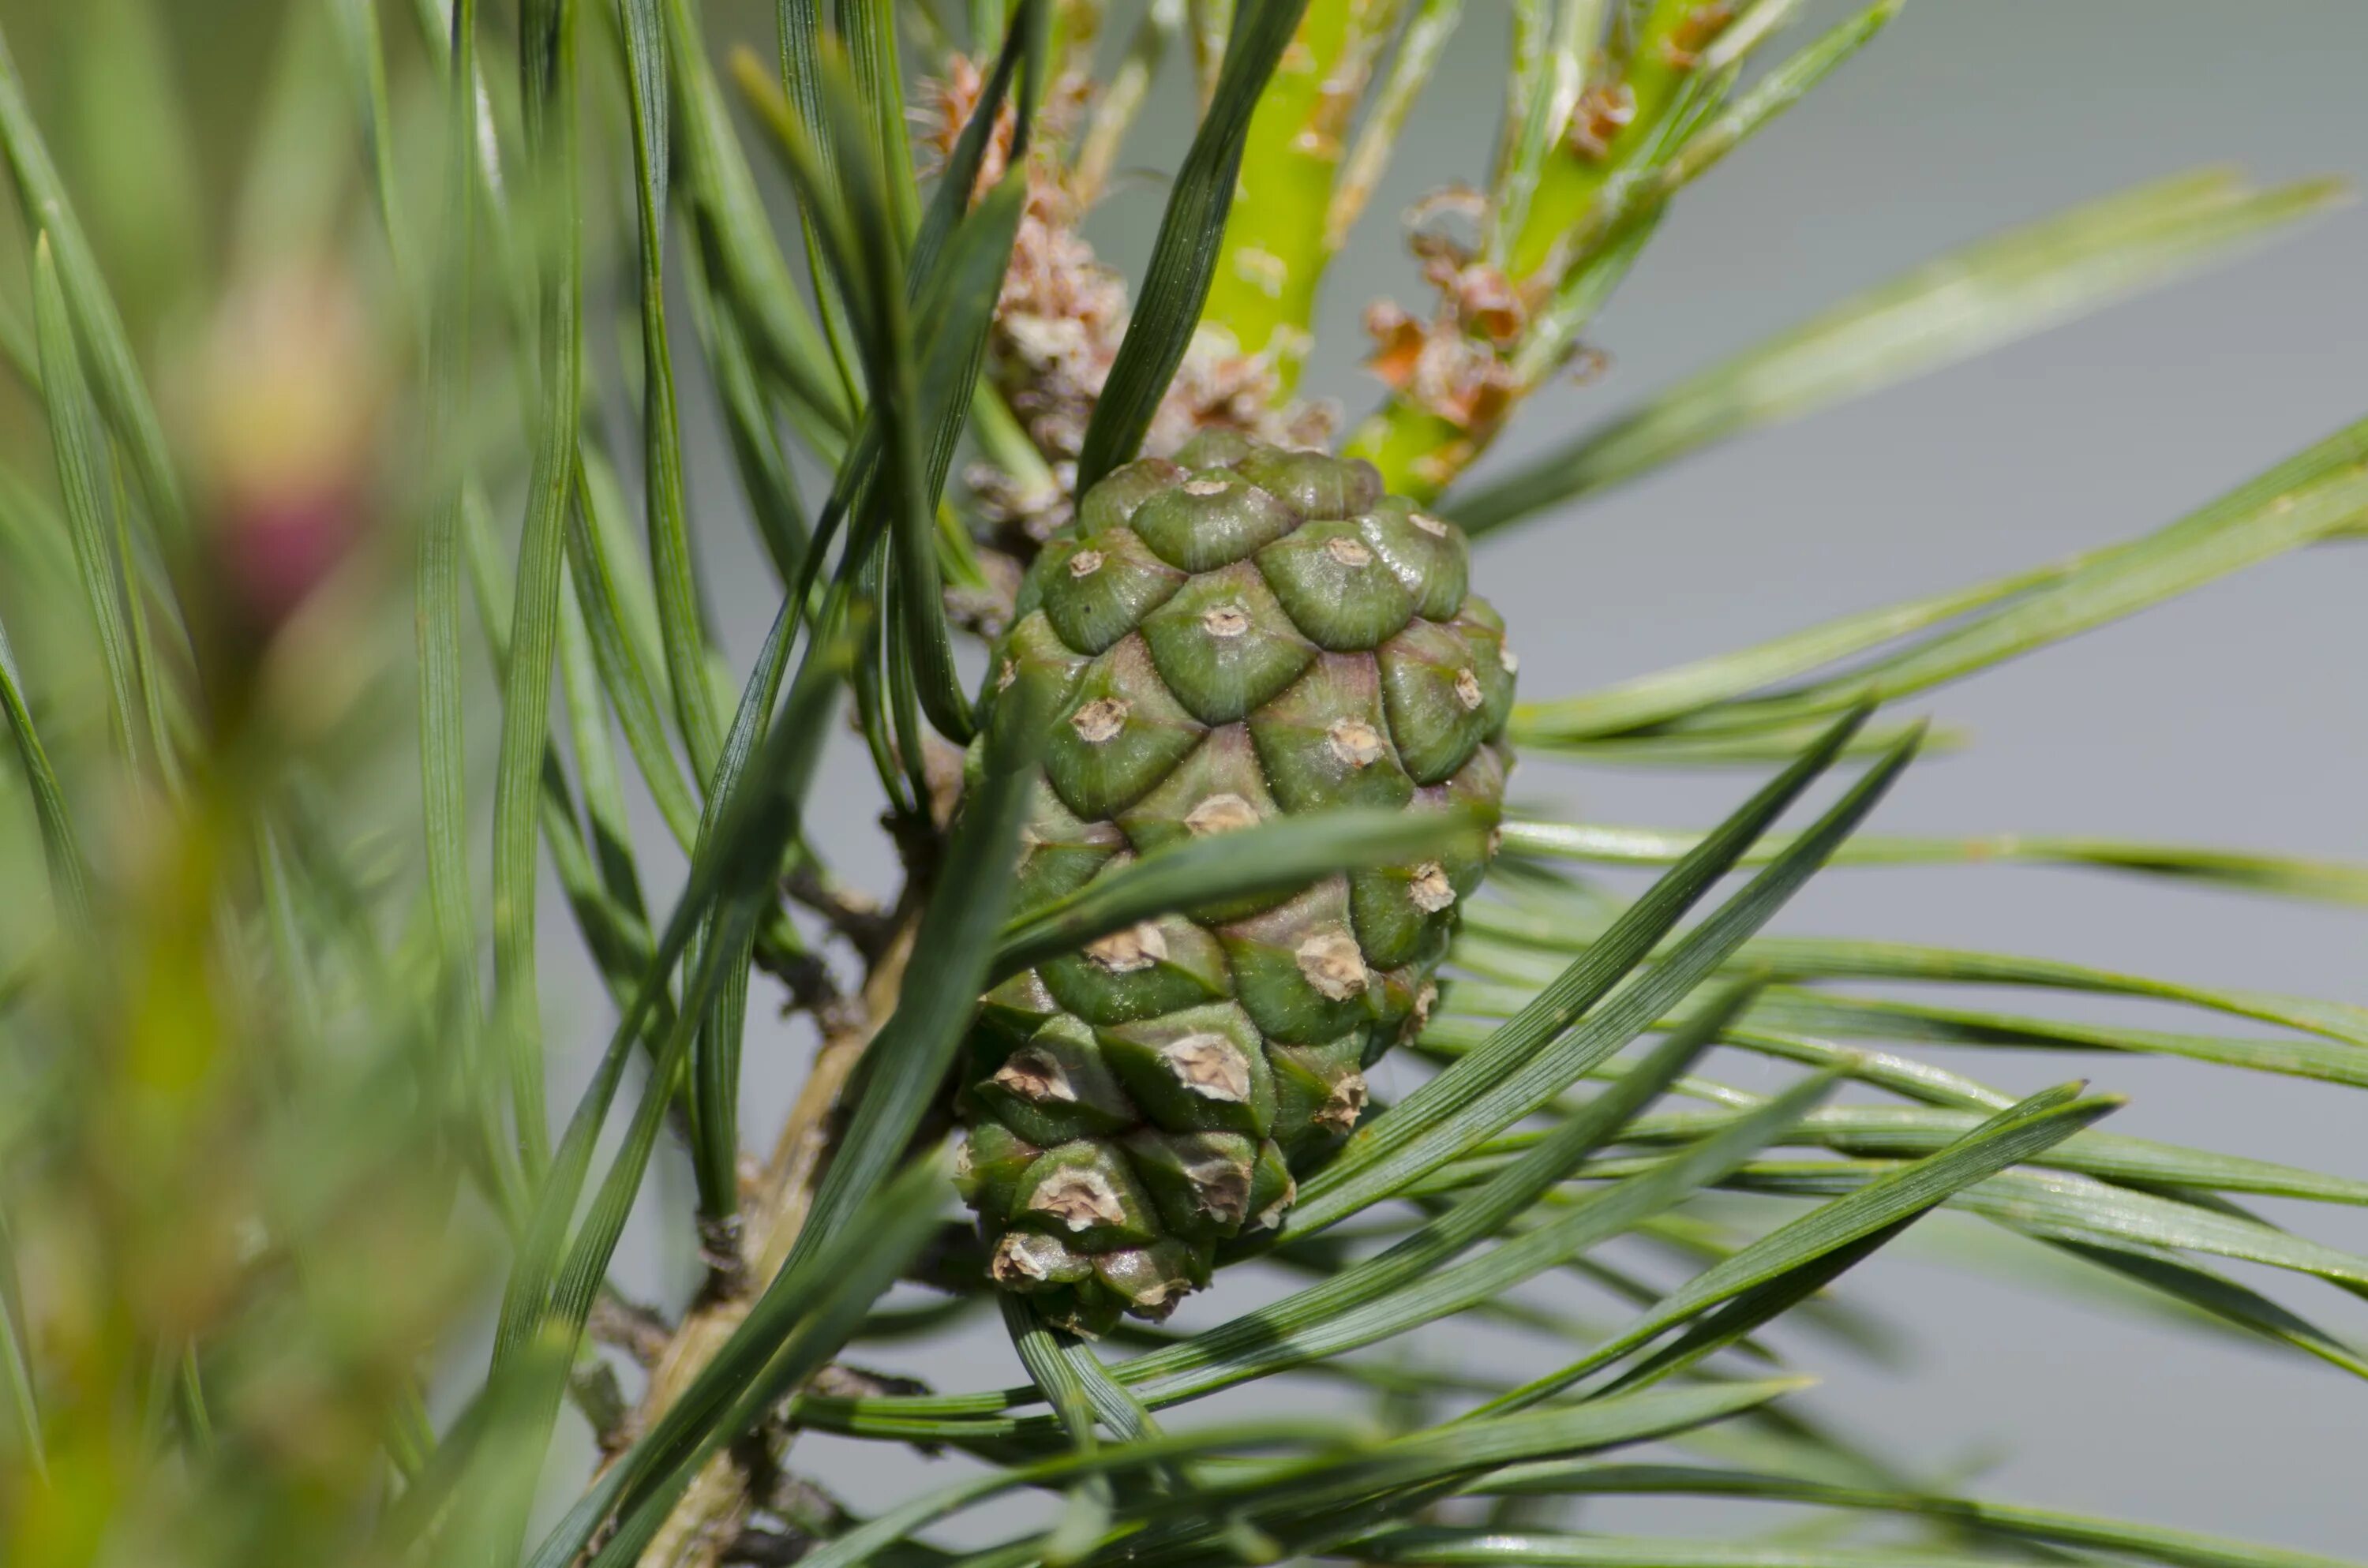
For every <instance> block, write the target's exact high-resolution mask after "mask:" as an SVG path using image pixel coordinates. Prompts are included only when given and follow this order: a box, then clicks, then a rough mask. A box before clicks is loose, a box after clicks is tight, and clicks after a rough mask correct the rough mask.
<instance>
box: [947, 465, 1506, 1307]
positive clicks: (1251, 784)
mask: <svg viewBox="0 0 2368 1568" xmlns="http://www.w3.org/2000/svg"><path fill="white" fill-rule="evenodd" d="M1466 574H1467V573H1466V549H1465V542H1464V540H1463V536H1462V534H1461V532H1460V531H1459V530H1458V529H1456V528H1454V527H1453V526H1452V524H1449V523H1447V522H1444V521H1442V520H1440V519H1439V518H1437V517H1431V516H1429V515H1428V514H1426V513H1423V512H1421V511H1419V510H1417V508H1416V507H1415V506H1412V505H1411V504H1410V503H1408V502H1406V501H1405V500H1403V499H1401V498H1398V497H1395V496H1389V495H1384V494H1383V493H1382V486H1381V481H1380V479H1379V476H1378V475H1377V474H1376V473H1375V472H1373V470H1372V468H1371V466H1370V465H1367V464H1365V463H1363V462H1361V461H1343V460H1338V459H1334V458H1331V457H1328V456H1326V455H1324V454H1323V453H1320V452H1311V451H1294V450H1286V449H1279V448H1275V447H1270V446H1267V445H1264V444H1262V443H1260V442H1258V441H1256V440H1253V439H1251V438H1249V437H1245V436H1241V435H1238V434H1235V433H1232V432H1226V431H1208V432H1204V433H1203V434H1201V436H1199V437H1195V438H1194V439H1193V440H1192V441H1190V443H1188V444H1187V445H1186V446H1185V447H1184V448H1183V449H1182V450H1181V451H1179V453H1178V457H1177V459H1176V460H1173V461H1170V460H1165V459H1158V458H1150V459H1144V460H1141V461H1138V462H1134V463H1131V464H1128V465H1127V466H1126V467H1124V468H1121V469H1119V470H1117V471H1115V472H1112V473H1111V474H1110V475H1109V476H1108V477H1107V478H1106V479H1104V480H1103V481H1102V483H1099V484H1098V485H1096V486H1095V487H1094V488H1093V489H1092V490H1091V491H1090V492H1088V493H1087V494H1086V496H1085V497H1084V499H1083V501H1082V502H1081V503H1080V505H1079V506H1078V508H1077V517H1076V522H1075V523H1074V525H1073V526H1072V527H1070V528H1066V529H1064V530H1063V531H1062V532H1061V533H1060V534H1058V535H1056V536H1055V537H1054V538H1053V540H1051V541H1050V542H1049V544H1048V545H1047V547H1046V548H1045V550H1044V551H1043V552H1042V554H1041V555H1040V556H1039V557H1038V558H1037V560H1036V562H1034V564H1033V565H1032V566H1031V567H1030V571H1029V574H1028V575H1027V577H1026V579H1025V581H1024V584H1023V585H1022V587H1021V590H1020V594H1019V601H1018V605H1017V613H1016V615H1015V618H1014V620H1013V623H1012V625H1011V627H1010V629H1009V630H1008V631H1007V632H1006V633H1005V634H1004V635H1003V637H1002V638H1001V639H1000V640H999V641H998V642H997V643H996V646H995V648H994V650H993V653H992V657H991V661H990V674H989V677H988V681H987V690H986V692H985V696H984V698H983V704H982V706H983V711H984V715H985V721H986V729H987V731H988V739H987V740H986V741H985V742H984V743H983V744H995V740H994V735H995V733H996V726H997V725H1009V724H1017V723H1022V722H1049V726H1050V727H1049V729H1048V730H1047V732H1046V733H1044V734H1043V735H1042V736H1040V737H1032V738H1034V739H1037V740H1038V741H1039V742H1040V743H1041V745H1042V754H1043V756H1044V769H1045V778H1044V780H1043V782H1042V785H1041V786H1040V790H1039V798H1038V801H1037V804H1036V808H1035V811H1034V812H1033V815H1032V818H1031V820H1030V823H1029V824H1028V825H1027V828H1026V830H1025V833H1024V835H1023V848H1022V856H1021V860H1020V863H1019V869H1018V888H1017V894H1016V897H1017V903H1018V907H1019V909H1020V910H1022V911H1026V910H1029V909H1033V908H1038V907H1041V906H1042V905H1043V904H1045V903H1048V902H1050V901H1052V900H1054V899H1058V898H1061V897H1063V896H1064V895H1066V894H1069V893H1071V892H1076V890H1078V889H1080V888H1083V887H1085V886H1086V885H1087V883H1089V882H1091V881H1093V880H1094V879H1095V878H1096V877H1099V876H1103V875H1106V874H1108V873H1110V871H1112V870H1114V869H1118V868H1121V867H1123V866H1125V865H1127V864H1128V863H1129V862H1130V861H1131V860H1132V859H1133V858H1135V857H1137V856H1140V855H1143V854H1145V853H1147V852H1150V851H1152V850H1156V849H1157V848H1160V847H1161V846H1166V845H1170V844H1174V843H1177V842H1179V841H1182V840H1185V839H1189V838H1192V837H1201V836H1206V835H1212V834H1222V833H1230V832H1235V831H1238V830H1241V829H1243V828H1247V827H1251V826H1254V825H1256V824H1258V823H1261V822H1264V821H1266V820H1268V819H1269V818H1273V817H1276V816H1280V815H1300V814H1312V813H1320V812H1330V811H1338V810H1341V809H1344V808H1349V807H1383V808H1390V809H1397V810H1405V811H1436V810H1441V809H1445V808H1448V807H1450V806H1453V805H1456V804H1460V803H1470V804H1474V805H1477V806H1479V807H1481V808H1483V809H1484V810H1485V811H1486V812H1494V811H1495V809H1496V808H1497V804H1498V802H1499V801H1500V800H1501V799H1502V796H1503V791H1504V782H1505V770H1506V767H1507V763H1508V755H1507V753H1506V751H1505V749H1504V746H1503V744H1502V733H1503V730H1504V724H1505V719H1506V716H1507V713H1508V710H1510V707H1511V704H1512V694H1513V673H1514V665H1515V661H1514V659H1513V657H1512V655H1511V653H1509V652H1508V650H1507V648H1506V647H1505V637H1504V627H1503V624H1502V623H1501V622H1500V621H1499V620H1498V619H1497V616H1496V613H1495V612H1494V611H1493V610H1491V609H1490V608H1488V606H1487V604H1486V602H1485V601H1483V600H1482V599H1480V598H1478V597H1474V596H1473V595H1471V594H1470V593H1468V592H1467V590H1466ZM1023 685H1024V686H1025V687H1027V688H1028V689H1027V690H1026V691H1024V692H1020V693H1019V696H1020V697H1025V698H1026V699H1029V700H1024V701H1023V700H1019V699H1016V698H1015V697H1014V695H1013V694H1014V693H1015V691H1016V689H1017V688H1019V687H1022V686H1023ZM1027 713H1034V714H1038V715H1049V716H1050V718H1049V720H1045V719H1041V718H1040V719H1038V720H1035V721H1030V720H1027V719H1024V718H1020V717H1018V716H1019V715H1022V714H1027ZM1487 856H1488V849H1487V847H1486V846H1474V847H1473V848H1472V849H1471V850H1470V851H1469V852H1467V853H1465V854H1463V855H1461V856H1454V857H1448V858H1440V859H1433V860H1425V861H1422V862H1420V863H1417V864H1411V865H1404V866H1390V867H1383V868H1377V869H1368V870H1362V871H1358V872H1354V873H1350V874H1348V875H1337V876H1331V877H1326V878H1325V879H1323V880H1321V881H1317V882H1315V884H1314V885H1312V886H1308V887H1304V888H1300V889H1297V890H1285V891H1283V892H1275V893H1269V894H1266V895H1263V896H1257V897H1235V898H1231V899H1228V900H1225V901H1224V902H1221V903H1215V904H1212V905H1209V906H1206V907H1201V908H1196V909H1193V910H1190V911H1188V912H1185V913H1182V914H1178V915H1168V916H1165V917H1162V918H1160V919H1157V920H1154V921H1149V922H1145V923H1144V924H1142V925H1139V926H1134V927H1133V928H1131V929H1128V930H1123V931H1120V932H1116V933H1113V934H1112V935H1110V936H1107V937H1102V938H1100V939H1099V940H1098V941H1094V942H1092V943H1089V944H1087V945H1086V946H1085V947H1084V948H1082V949H1080V950H1078V951H1076V952H1074V953H1069V954H1064V955H1063V956H1062V957H1060V958H1057V959H1053V960H1048V961H1046V962H1044V963H1042V964H1040V965H1038V966H1037V967H1036V968H1035V969H1033V970H1031V971H1028V972H1026V973H1023V974H1020V975H1018V976H1016V977H1014V978H1013V979H1011V980H1009V981H1008V982H1006V983H1003V984H1002V985H1000V986H999V987H997V988H996V990H995V991H994V992H993V993H992V994H989V995H988V996H987V997H986V998H985V1003H984V1005H983V1006H982V1009H981V1016H980V1022H979V1025H978V1028H977V1029H976V1030H975V1032H974V1036H973V1041H972V1045H971V1051H970V1055H969V1059H968V1062H967V1066H966V1069H965V1071H964V1074H963V1077H962V1087H961V1092H960V1106H961V1111H962V1119H963V1121H964V1124H965V1126H966V1128H967V1131H968V1136H967V1141H966V1144H965V1149H964V1154H963V1165H962V1185H963V1190H964V1195H965V1197H966V1198H967V1199H969V1201H970V1203H971V1205H972V1207H973V1209H974V1210H976V1211H977V1213H978V1217H979V1222H980V1225H981V1227H982V1230H983V1232H984V1233H985V1237H986V1239H987V1241H988V1243H989V1246H990V1252H989V1269H990V1272H991V1273H992V1275H993V1277H994V1278H995V1281H996V1283H997V1284H998V1285H1000V1286H1002V1287H1004V1288H1005V1289H1008V1290H1019V1291H1023V1292H1027V1293H1030V1294H1032V1295H1034V1296H1036V1297H1037V1298H1038V1299H1039V1300H1040V1301H1042V1303H1043V1305H1044V1307H1045V1309H1046V1311H1047V1312H1048V1313H1049V1315H1050V1316H1052V1317H1053V1319H1054V1320H1055V1321H1057V1322H1060V1323H1063V1324H1066V1325H1068V1326H1071V1327H1075V1328H1077V1329H1081V1330H1085V1331H1088V1332H1093V1331H1099V1330H1100V1329H1103V1328H1106V1327H1107V1326H1109V1325H1110V1324H1111V1323H1113V1322H1115V1321H1116V1319H1117V1318H1118V1316H1119V1315H1120V1314H1121V1312H1133V1313H1134V1314H1135V1315H1137V1316H1142V1317H1152V1318H1157V1317H1162V1316H1165V1315H1166V1314H1167V1312H1169V1311H1171V1310H1172V1309H1173V1307H1174V1306H1175V1304H1176V1302H1177V1301H1178V1300H1179V1299H1181V1298H1182V1297H1183V1296H1184V1295H1185V1294H1186V1293H1188V1292H1189V1291H1190V1290H1195V1289H1197V1288H1199V1287H1201V1286H1202V1285H1205V1284H1206V1283H1207V1282H1208V1279H1209V1277H1210V1273H1211V1270H1212V1268H1213V1267H1216V1266H1217V1265H1218V1264H1220V1263H1222V1262H1223V1261H1224V1260H1225V1259H1226V1258H1227V1257H1228V1256H1231V1255H1233V1254H1235V1253H1238V1252H1239V1251H1241V1250H1243V1249H1244V1248H1245V1247H1247V1246H1249V1245H1254V1244H1256V1243H1257V1241H1258V1238H1259V1237H1260V1236H1261V1235H1262V1234H1263V1233H1267V1232H1270V1231H1272V1230H1273V1229H1275V1228H1276V1227H1277V1226H1279V1225H1280V1224H1281V1221H1282V1217H1283V1215H1284V1213H1285V1211H1286V1210H1288V1209H1289V1207H1290V1205H1291V1202H1292V1198H1293V1197H1294V1195H1295V1192H1296V1179H1297V1178H1298V1177H1301V1176H1306V1175H1308V1174H1309V1173H1310V1172H1312V1171H1313V1170H1315V1168H1316V1167H1318V1166H1319V1165H1322V1164H1323V1163H1324V1162H1325V1161H1326V1159H1328V1158H1329V1157H1330V1156H1331V1155H1332V1153H1334V1152H1335V1151H1336V1150H1337V1149H1338V1147H1339V1146H1340V1144H1341V1142H1342V1141H1343V1140H1344V1139H1346V1138H1347V1136H1348V1135H1349V1132H1350V1131H1351V1130H1352V1129H1354V1127H1355V1126H1356V1124H1357V1119H1358V1118H1359V1116H1360V1114H1361V1113H1362V1111H1363V1109H1364V1107H1365V1097H1366V1091H1365V1080H1364V1071H1365V1069H1366V1068H1367V1067H1369V1066H1370V1065H1371V1064H1372V1062H1374V1060H1375V1059H1376V1058H1378V1057H1379V1056H1380V1055H1381V1053H1382V1052H1383V1051H1386V1050H1388V1049H1389V1047H1390V1046H1391V1045H1393V1044H1395V1043H1396V1042H1397V1041H1398V1040H1400V1039H1402V1038H1403V1037H1404V1036H1405V1035H1406V1034H1407V1033H1408V1032H1409V1031H1411V1030H1412V1029H1414V1028H1418V1027H1419V1025H1420V1023H1421V1021H1422V1019H1423V1018H1424V1017H1425V1016H1426V1015H1427V1013H1428V1011H1429V1006H1430V1003H1431V1000H1432V999H1433V997H1434V996H1435V995H1436V989H1435V987H1434V985H1433V984H1432V981H1431V975H1432V972H1433V971H1434V970H1435V969H1436V968H1437V966H1438V964H1439V961H1440V958H1441V956H1442V955H1443V954H1444V952H1445V950H1446V947H1447V942H1448V938H1449V937H1450V935H1451V933H1452V929H1453V926H1454V922H1455V920H1456V917H1457V915H1458V913H1459V902H1460V900H1461V899H1463V897H1465V896H1467V895H1469V894H1470V893H1471V892H1472V891H1473V890H1474V888H1475V887H1476V886H1477V885H1478V884H1479V881H1480V880H1481V878H1482V876H1483V875H1484V874H1485V872H1486V864H1487Z"/></svg>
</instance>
